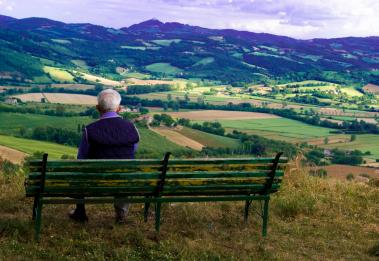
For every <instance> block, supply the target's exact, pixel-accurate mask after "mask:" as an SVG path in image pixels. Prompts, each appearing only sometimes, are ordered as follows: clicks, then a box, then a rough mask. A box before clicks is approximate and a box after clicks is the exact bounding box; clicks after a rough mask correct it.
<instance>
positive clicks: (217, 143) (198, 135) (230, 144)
mask: <svg viewBox="0 0 379 261" xmlns="http://www.w3.org/2000/svg"><path fill="white" fill-rule="evenodd" d="M177 132H178V133H180V134H182V135H184V136H186V137H188V138H190V139H192V140H195V141H197V142H199V143H200V144H202V145H204V146H206V147H213V148H237V147H238V146H240V145H241V144H240V142H239V141H238V140H235V139H231V138H227V137H222V136H219V135H214V134H211V133H206V132H202V131H199V130H195V129H191V128H187V127H183V128H181V129H179V130H177Z"/></svg>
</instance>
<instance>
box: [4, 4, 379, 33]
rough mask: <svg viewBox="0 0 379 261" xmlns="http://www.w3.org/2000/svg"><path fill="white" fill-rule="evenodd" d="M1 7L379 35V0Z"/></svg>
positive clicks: (100, 19)
mask: <svg viewBox="0 0 379 261" xmlns="http://www.w3.org/2000/svg"><path fill="white" fill-rule="evenodd" d="M8 6H11V9H13V11H12V10H9V9H8V10H7V7H8ZM0 11H1V12H2V13H4V14H9V15H12V16H16V17H19V18H21V17H30V16H40V17H47V18H51V19H56V20H62V21H65V22H91V23H95V24H101V25H105V26H109V27H116V28H119V27H124V26H129V25H131V24H133V23H138V22H141V21H143V20H146V19H150V18H153V17H155V18H158V19H160V20H162V21H166V22H167V21H176V22H181V23H187V24H192V25H198V26H203V27H209V28H234V29H240V30H249V31H255V32H266V33H273V34H281V35H283V34H284V35H288V36H292V37H296V38H314V37H340V36H350V35H352V36H368V35H379V27H377V26H373V25H376V24H379V16H377V13H379V1H378V0H327V1H326V0H138V1H135V0H28V1H25V0H12V1H11V3H10V1H9V0H0Z"/></svg>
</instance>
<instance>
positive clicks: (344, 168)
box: [312, 164, 379, 180]
mask: <svg viewBox="0 0 379 261" xmlns="http://www.w3.org/2000/svg"><path fill="white" fill-rule="evenodd" d="M312 169H324V170H326V171H327V172H328V174H327V175H328V177H332V178H337V179H341V180H346V176H347V175H348V174H353V175H354V177H357V176H360V175H362V174H363V175H365V174H366V175H369V176H370V177H372V178H379V169H378V168H369V167H360V166H348V165H339V164H335V165H329V166H320V167H314V168H312Z"/></svg>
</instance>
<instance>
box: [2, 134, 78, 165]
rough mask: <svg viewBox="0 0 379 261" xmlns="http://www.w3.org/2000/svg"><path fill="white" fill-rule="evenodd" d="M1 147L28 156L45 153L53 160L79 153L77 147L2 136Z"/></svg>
mask: <svg viewBox="0 0 379 261" xmlns="http://www.w3.org/2000/svg"><path fill="white" fill-rule="evenodd" d="M0 145H3V146H6V147H10V148H13V149H16V150H19V151H23V152H25V153H28V154H33V153H35V152H41V151H43V152H46V153H48V154H49V157H50V158H53V159H60V158H61V157H62V156H63V155H71V156H76V154H77V152H78V149H77V148H75V147H69V146H64V145H59V144H56V143H50V142H45V141H36V140H30V139H23V138H17V137H12V136H5V135H0Z"/></svg>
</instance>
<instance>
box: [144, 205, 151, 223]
mask: <svg viewBox="0 0 379 261" xmlns="http://www.w3.org/2000/svg"><path fill="white" fill-rule="evenodd" d="M149 207H150V202H146V203H145V208H144V210H143V220H144V221H145V222H147V218H148V216H149Z"/></svg>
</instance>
